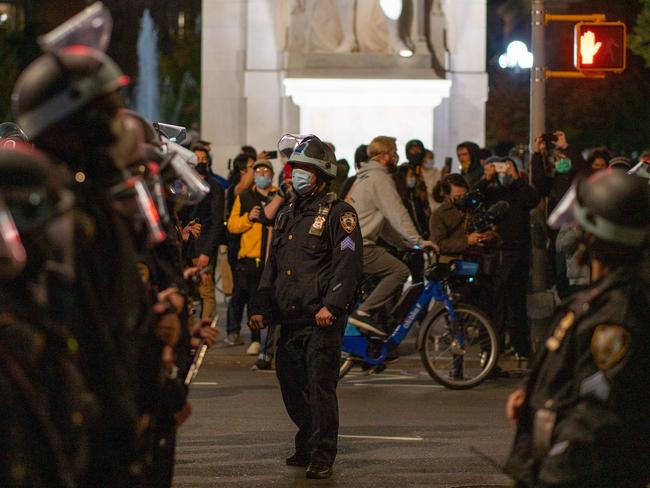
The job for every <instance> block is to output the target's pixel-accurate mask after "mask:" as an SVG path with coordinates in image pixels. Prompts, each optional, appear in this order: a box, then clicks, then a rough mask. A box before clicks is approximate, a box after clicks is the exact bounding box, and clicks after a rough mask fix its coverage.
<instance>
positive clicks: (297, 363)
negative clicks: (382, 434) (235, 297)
mask: <svg viewBox="0 0 650 488" xmlns="http://www.w3.org/2000/svg"><path fill="white" fill-rule="evenodd" d="M296 142H297V143H298V144H297V146H296V147H295V150H294V151H293V153H292V155H291V157H290V158H289V164H290V165H291V166H292V167H293V172H292V186H293V188H294V190H295V193H296V195H297V198H296V199H295V201H292V202H291V203H288V204H286V205H285V206H284V207H283V208H282V209H281V210H280V211H279V213H278V216H277V220H276V227H275V229H274V232H273V240H272V243H271V251H270V256H269V258H268V261H267V265H266V267H265V268H264V272H263V274H262V278H261V282H260V287H259V291H258V297H257V299H256V301H255V304H254V307H253V309H254V313H253V316H252V317H251V320H250V325H251V328H263V327H265V326H266V325H267V323H269V322H271V321H273V322H274V323H278V324H280V325H281V329H280V330H281V333H280V340H279V344H278V350H277V359H276V369H277V376H278V380H279V381H280V387H281V390H282V397H283V400H284V404H285V407H286V409H287V412H288V414H289V416H290V417H291V420H293V422H294V423H295V424H296V426H297V427H298V433H297V434H296V437H295V454H294V455H293V456H291V457H289V458H287V460H286V463H287V465H290V466H300V467H307V471H306V475H307V478H313V479H325V478H329V477H330V476H331V475H332V464H333V463H334V458H335V457H336V451H337V447H336V446H337V435H338V426H339V420H338V402H337V398H336V384H337V381H338V368H339V360H340V346H341V335H342V329H343V326H344V324H345V322H346V315H347V314H348V313H349V311H350V307H351V306H352V303H353V297H354V293H355V291H356V288H357V285H358V282H359V279H360V277H361V273H362V267H363V263H362V248H363V242H362V239H361V232H360V231H359V227H358V218H357V214H356V213H355V211H354V209H353V208H352V207H351V206H350V205H348V204H347V203H344V202H342V201H340V200H337V199H336V196H335V195H334V194H331V193H328V192H327V188H328V185H329V182H330V181H331V180H332V179H333V178H334V177H335V176H336V158H335V156H334V153H333V151H332V150H331V149H330V148H329V147H328V146H327V145H326V144H324V143H323V142H321V140H320V139H318V138H317V137H315V136H307V137H306V138H299V137H298V138H296ZM279 149H281V148H279Z"/></svg>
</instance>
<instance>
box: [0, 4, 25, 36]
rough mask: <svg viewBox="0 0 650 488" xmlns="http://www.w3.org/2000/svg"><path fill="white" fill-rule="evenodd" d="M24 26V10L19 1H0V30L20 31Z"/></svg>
mask: <svg viewBox="0 0 650 488" xmlns="http://www.w3.org/2000/svg"><path fill="white" fill-rule="evenodd" d="M24 26H25V9H24V8H23V5H22V1H20V0H4V1H2V0H0V29H2V30H10V31H21V30H23V27H24Z"/></svg>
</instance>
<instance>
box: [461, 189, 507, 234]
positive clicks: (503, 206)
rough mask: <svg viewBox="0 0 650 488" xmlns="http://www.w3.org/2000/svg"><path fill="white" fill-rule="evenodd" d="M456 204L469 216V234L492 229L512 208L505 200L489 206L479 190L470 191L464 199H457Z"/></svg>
mask: <svg viewBox="0 0 650 488" xmlns="http://www.w3.org/2000/svg"><path fill="white" fill-rule="evenodd" d="M455 205H456V206H457V207H458V208H459V209H461V210H463V211H465V213H467V214H468V216H469V223H468V225H467V233H468V234H471V233H472V232H478V233H483V232H488V231H489V230H492V226H493V225H495V224H498V223H499V222H500V221H501V220H503V218H504V217H505V215H506V213H507V212H508V209H509V208H510V205H509V204H508V202H505V201H499V202H497V203H495V204H494V205H492V206H490V207H489V208H487V207H486V205H485V199H484V197H483V194H482V193H481V192H480V191H478V190H474V191H472V192H469V193H468V194H467V195H465V196H464V197H463V198H462V199H460V200H459V201H456V202H455Z"/></svg>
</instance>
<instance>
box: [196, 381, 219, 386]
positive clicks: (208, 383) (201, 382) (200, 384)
mask: <svg viewBox="0 0 650 488" xmlns="http://www.w3.org/2000/svg"><path fill="white" fill-rule="evenodd" d="M192 384H193V385H194V386H214V385H216V384H217V383H216V382H214V381H194V382H193V383H192Z"/></svg>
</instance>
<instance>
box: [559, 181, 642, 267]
mask: <svg viewBox="0 0 650 488" xmlns="http://www.w3.org/2000/svg"><path fill="white" fill-rule="evenodd" d="M649 198H650V193H649V191H648V185H647V182H646V181H645V180H644V179H643V178H639V177H635V176H631V175H627V174H625V173H623V172H622V171H617V170H612V169H607V170H603V171H599V172H597V173H595V174H593V175H592V176H591V177H589V178H588V179H582V180H580V181H578V182H577V183H576V184H574V185H573V186H572V188H571V189H570V190H569V192H567V194H566V195H565V196H564V198H563V199H562V200H561V201H560V203H559V204H558V205H557V207H556V208H555V210H554V211H553V213H552V214H551V216H550V217H549V226H550V227H551V228H559V227H560V226H562V225H567V224H572V223H573V224H575V225H577V226H578V227H579V228H580V229H582V231H583V232H584V234H585V235H586V236H587V237H588V239H587V240H586V242H585V245H586V247H588V248H589V250H590V251H593V252H595V254H596V255H597V256H598V255H600V256H601V257H602V256H618V257H622V256H625V255H635V254H637V253H638V250H639V249H642V248H643V247H645V246H647V244H648V230H649V229H648V227H649V223H650V220H649V215H650V199H649Z"/></svg>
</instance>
